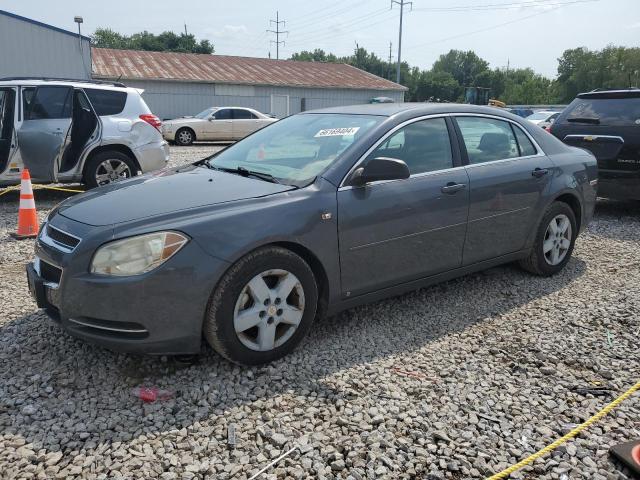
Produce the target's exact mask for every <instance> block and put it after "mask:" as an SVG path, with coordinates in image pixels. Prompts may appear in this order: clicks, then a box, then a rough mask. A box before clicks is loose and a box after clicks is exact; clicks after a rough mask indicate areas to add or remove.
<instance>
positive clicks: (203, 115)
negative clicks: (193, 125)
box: [196, 108, 217, 119]
mask: <svg viewBox="0 0 640 480" xmlns="http://www.w3.org/2000/svg"><path fill="white" fill-rule="evenodd" d="M216 110H217V108H207V109H206V110H203V111H201V112H200V113H199V114H197V115H196V118H202V119H204V118H209V117H210V116H211V114H212V113H213V112H215V111H216Z"/></svg>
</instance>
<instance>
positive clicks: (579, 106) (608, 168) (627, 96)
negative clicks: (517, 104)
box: [551, 88, 640, 200]
mask: <svg viewBox="0 0 640 480" xmlns="http://www.w3.org/2000/svg"><path fill="white" fill-rule="evenodd" d="M551 133H552V134H553V135H555V136H556V137H558V138H559V139H560V140H562V141H563V142H565V143H566V144H569V145H572V146H574V147H582V148H586V149H587V150H589V151H591V152H592V153H593V154H594V155H595V156H596V158H597V159H598V170H599V173H598V196H600V197H606V198H617V199H634V200H640V89H639V88H629V89H624V90H594V91H592V92H588V93H581V94H579V95H578V97H577V98H576V99H575V100H574V101H573V102H571V104H570V105H569V106H568V107H567V108H566V109H565V110H564V111H563V112H562V114H561V115H560V116H559V117H558V119H557V120H556V121H555V122H554V123H553V125H552V126H551Z"/></svg>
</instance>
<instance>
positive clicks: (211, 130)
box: [203, 108, 233, 140]
mask: <svg viewBox="0 0 640 480" xmlns="http://www.w3.org/2000/svg"><path fill="white" fill-rule="evenodd" d="M232 118H233V113H232V111H231V109H230V108H221V109H220V110H216V112H215V113H214V114H213V115H212V116H211V117H209V120H208V121H207V122H206V124H205V126H204V127H203V129H204V131H205V134H206V137H207V140H233V120H232Z"/></svg>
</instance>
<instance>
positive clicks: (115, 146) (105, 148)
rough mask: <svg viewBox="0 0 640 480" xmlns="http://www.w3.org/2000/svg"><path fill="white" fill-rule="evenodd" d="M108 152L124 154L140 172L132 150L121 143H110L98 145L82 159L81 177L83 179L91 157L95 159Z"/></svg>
mask: <svg viewBox="0 0 640 480" xmlns="http://www.w3.org/2000/svg"><path fill="white" fill-rule="evenodd" d="M109 151H114V152H120V153H123V154H125V155H126V156H128V157H129V158H131V160H133V163H134V164H135V166H136V169H137V170H142V168H141V167H140V162H139V161H138V158H137V157H136V155H135V153H133V150H131V148H129V147H128V146H126V145H123V144H121V143H111V144H106V145H100V146H98V147H96V148H94V149H93V150H91V151H90V152H89V154H88V155H87V157H86V158H85V159H84V164H83V165H82V176H83V177H84V175H85V173H86V168H87V164H88V163H89V162H90V161H91V159H92V158H93V157H95V156H96V155H98V154H99V153H102V152H109Z"/></svg>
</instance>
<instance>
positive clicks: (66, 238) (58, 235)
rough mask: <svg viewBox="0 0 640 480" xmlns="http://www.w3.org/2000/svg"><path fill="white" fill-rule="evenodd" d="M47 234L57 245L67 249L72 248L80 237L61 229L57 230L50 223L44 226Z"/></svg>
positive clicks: (78, 241)
mask: <svg viewBox="0 0 640 480" xmlns="http://www.w3.org/2000/svg"><path fill="white" fill-rule="evenodd" d="M46 229H47V236H48V237H49V238H50V239H51V240H53V241H54V242H55V243H57V244H58V245H59V246H61V247H64V248H66V249H68V250H73V249H74V248H76V247H77V246H78V244H79V243H80V239H79V238H78V237H74V236H73V235H69V234H68V233H66V232H63V231H62V230H58V229H57V228H55V227H52V226H51V225H48V224H47V226H46Z"/></svg>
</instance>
